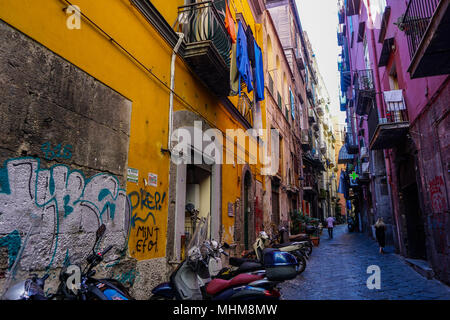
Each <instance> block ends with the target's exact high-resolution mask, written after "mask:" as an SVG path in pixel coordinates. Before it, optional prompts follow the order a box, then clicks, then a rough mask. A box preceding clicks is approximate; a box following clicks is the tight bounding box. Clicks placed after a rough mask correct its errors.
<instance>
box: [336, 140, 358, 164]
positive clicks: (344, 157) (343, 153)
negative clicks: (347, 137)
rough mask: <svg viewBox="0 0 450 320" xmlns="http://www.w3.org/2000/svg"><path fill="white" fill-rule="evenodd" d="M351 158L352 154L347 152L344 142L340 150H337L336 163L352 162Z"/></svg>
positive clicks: (352, 157)
mask: <svg viewBox="0 0 450 320" xmlns="http://www.w3.org/2000/svg"><path fill="white" fill-rule="evenodd" d="M353 159H354V155H352V154H349V153H348V150H347V147H346V145H345V144H344V145H343V146H342V148H341V150H339V158H338V163H339V164H345V163H349V162H353Z"/></svg>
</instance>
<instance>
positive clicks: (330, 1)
mask: <svg viewBox="0 0 450 320" xmlns="http://www.w3.org/2000/svg"><path fill="white" fill-rule="evenodd" d="M296 3H297V9H298V11H299V15H300V20H301V24H302V27H303V30H304V31H306V32H307V33H308V37H309V39H310V42H311V45H312V47H313V50H314V53H315V54H316V59H317V63H318V65H319V70H320V73H321V75H322V78H323V80H324V82H325V85H326V87H327V90H328V93H329V95H330V99H331V106H330V112H331V114H332V115H333V116H335V115H338V116H339V119H340V121H339V122H340V123H344V122H345V113H344V112H341V111H340V110H339V107H340V105H339V79H340V78H339V72H338V67H337V61H338V55H339V53H340V50H339V47H338V44H337V28H338V15H337V12H338V7H337V0H296Z"/></svg>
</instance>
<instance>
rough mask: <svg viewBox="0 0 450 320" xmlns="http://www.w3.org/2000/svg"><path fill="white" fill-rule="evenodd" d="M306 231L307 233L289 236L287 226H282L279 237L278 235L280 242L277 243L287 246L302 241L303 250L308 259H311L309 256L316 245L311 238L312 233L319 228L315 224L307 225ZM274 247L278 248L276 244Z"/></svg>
mask: <svg viewBox="0 0 450 320" xmlns="http://www.w3.org/2000/svg"><path fill="white" fill-rule="evenodd" d="M305 232H306V233H301V234H295V235H290V236H288V231H287V230H286V228H284V227H282V228H280V229H279V231H278V237H277V240H278V244H277V245H281V246H286V245H288V244H292V243H296V242H301V243H302V248H301V251H302V253H303V254H304V257H305V258H306V259H309V257H310V256H311V254H312V250H313V246H314V245H313V243H312V240H311V235H312V234H314V233H315V232H317V228H316V227H315V226H307V227H306V230H305ZM285 239H288V240H287V241H286V240H285ZM273 247H274V248H276V246H273Z"/></svg>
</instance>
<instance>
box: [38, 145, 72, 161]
mask: <svg viewBox="0 0 450 320" xmlns="http://www.w3.org/2000/svg"><path fill="white" fill-rule="evenodd" d="M41 151H42V152H43V153H44V154H45V159H47V160H54V159H57V158H62V159H70V158H72V151H73V147H72V146H71V145H70V144H68V145H65V146H64V147H62V145H61V143H59V144H58V145H56V147H54V148H52V146H51V144H50V142H45V143H43V144H42V145H41Z"/></svg>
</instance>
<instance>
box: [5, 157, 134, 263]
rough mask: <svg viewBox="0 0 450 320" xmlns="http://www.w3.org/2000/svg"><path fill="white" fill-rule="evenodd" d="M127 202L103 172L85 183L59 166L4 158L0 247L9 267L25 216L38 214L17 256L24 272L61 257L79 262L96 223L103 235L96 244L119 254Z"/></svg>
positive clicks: (125, 228)
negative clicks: (35, 226)
mask: <svg viewBox="0 0 450 320" xmlns="http://www.w3.org/2000/svg"><path fill="white" fill-rule="evenodd" d="M127 199H128V198H127V196H126V193H125V190H123V189H121V188H120V186H119V181H118V180H117V178H116V177H115V176H112V175H109V174H103V173H100V174H96V175H94V176H92V177H91V178H89V179H86V178H85V176H84V174H83V173H82V172H81V171H79V170H71V169H70V168H69V167H67V166H65V165H55V166H52V167H51V168H49V169H42V168H40V161H39V159H35V158H17V159H10V160H7V161H5V163H4V166H3V168H1V169H0V213H1V214H0V237H2V236H3V237H2V238H1V239H2V241H1V242H0V244H2V245H4V246H5V245H6V246H7V247H8V255H9V259H10V261H9V263H10V265H11V262H12V261H13V260H14V258H15V257H14V256H15V254H17V251H18V250H17V243H18V241H19V238H18V237H20V235H24V234H25V233H27V232H28V230H29V229H30V225H31V223H32V221H31V220H32V219H31V217H32V216H38V217H40V219H41V221H40V222H41V223H40V224H39V225H38V229H37V230H33V232H32V234H31V235H30V239H29V244H27V246H26V248H25V249H24V251H23V255H22V257H21V259H22V260H25V264H26V265H27V267H29V268H35V269H39V268H47V269H49V268H50V267H57V266H61V265H62V263H63V262H64V261H65V260H66V259H67V255H70V258H71V261H74V262H76V261H80V260H82V258H83V257H84V255H85V251H86V248H91V247H92V245H93V244H94V241H95V231H96V230H97V228H98V227H99V225H100V224H101V223H104V224H105V225H106V230H107V231H106V234H105V236H104V240H103V241H102V243H101V245H100V246H101V247H106V246H108V245H113V246H114V248H115V249H116V250H123V247H124V246H125V245H126V241H127V236H128V228H129V221H130V214H131V212H130V211H131V210H130V208H129V203H128V201H127ZM5 235H6V237H5ZM8 236H9V238H7V237H8ZM3 239H5V240H3ZM12 239H14V240H12Z"/></svg>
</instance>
